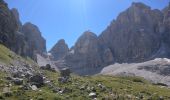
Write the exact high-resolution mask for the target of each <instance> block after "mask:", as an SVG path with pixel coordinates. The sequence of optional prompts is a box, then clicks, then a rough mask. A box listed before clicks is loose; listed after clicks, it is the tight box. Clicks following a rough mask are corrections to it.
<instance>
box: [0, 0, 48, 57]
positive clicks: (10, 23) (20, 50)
mask: <svg viewBox="0 0 170 100" xmlns="http://www.w3.org/2000/svg"><path fill="white" fill-rule="evenodd" d="M0 40H1V41H0V42H1V44H4V45H5V46H7V47H8V48H10V49H11V50H12V51H14V52H16V53H17V54H19V55H21V56H28V57H31V58H32V59H36V57H35V55H36V53H40V54H43V53H44V52H45V53H46V41H45V39H44V38H43V37H42V36H41V32H40V31H39V29H38V27H37V26H35V25H33V24H31V23H26V24H24V25H22V23H21V21H20V19H19V13H18V11H17V9H12V10H10V9H9V8H8V5H7V4H6V3H5V2H4V1H3V0H1V1H0Z"/></svg>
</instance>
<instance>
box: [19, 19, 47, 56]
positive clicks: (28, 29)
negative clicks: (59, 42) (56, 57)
mask: <svg viewBox="0 0 170 100" xmlns="http://www.w3.org/2000/svg"><path fill="white" fill-rule="evenodd" d="M21 32H22V33H23V34H24V36H25V41H26V42H27V46H28V48H27V49H28V52H27V53H28V55H29V56H34V54H35V53H38V54H42V55H43V53H46V40H45V39H44V38H43V37H42V36H41V32H40V30H39V29H38V27H37V26H36V25H33V24H32V23H29V22H28V23H25V24H24V25H23V26H22V31H21Z"/></svg>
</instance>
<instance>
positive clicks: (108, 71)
mask: <svg viewBox="0 0 170 100" xmlns="http://www.w3.org/2000/svg"><path fill="white" fill-rule="evenodd" d="M101 74H104V75H118V76H139V77H143V78H145V79H147V80H149V81H151V82H153V83H155V84H156V83H163V84H166V85H168V86H170V81H169V80H170V60H169V59H166V58H156V59H154V60H151V61H147V62H143V63H122V64H118V63H116V64H113V65H109V66H107V67H105V68H103V69H102V71H101Z"/></svg>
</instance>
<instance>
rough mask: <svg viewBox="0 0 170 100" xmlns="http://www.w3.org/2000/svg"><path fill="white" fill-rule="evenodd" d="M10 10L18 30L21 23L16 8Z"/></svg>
mask: <svg viewBox="0 0 170 100" xmlns="http://www.w3.org/2000/svg"><path fill="white" fill-rule="evenodd" d="M11 12H12V14H13V15H14V17H15V19H16V22H17V27H18V30H19V31H21V27H22V23H21V21H20V17H19V13H18V10H17V9H16V8H12V9H11Z"/></svg>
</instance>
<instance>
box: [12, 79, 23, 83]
mask: <svg viewBox="0 0 170 100" xmlns="http://www.w3.org/2000/svg"><path fill="white" fill-rule="evenodd" d="M13 83H14V84H15V85H22V84H23V79H21V78H13Z"/></svg>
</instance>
